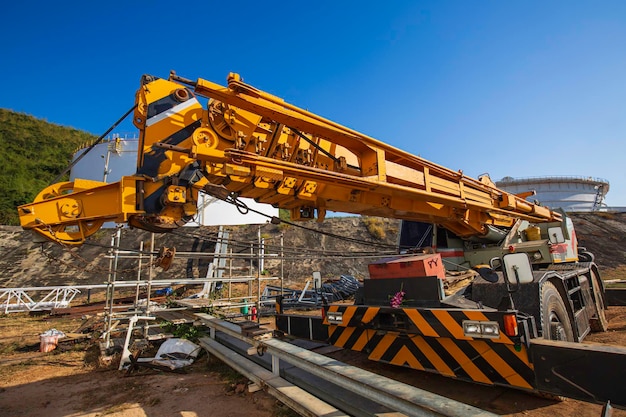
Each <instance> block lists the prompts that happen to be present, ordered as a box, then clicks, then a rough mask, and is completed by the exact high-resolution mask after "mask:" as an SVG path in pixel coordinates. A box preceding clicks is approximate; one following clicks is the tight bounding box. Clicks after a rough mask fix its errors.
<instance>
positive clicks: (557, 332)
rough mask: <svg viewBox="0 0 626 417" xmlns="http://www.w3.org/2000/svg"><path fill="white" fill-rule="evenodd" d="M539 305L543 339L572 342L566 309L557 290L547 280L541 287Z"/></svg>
mask: <svg viewBox="0 0 626 417" xmlns="http://www.w3.org/2000/svg"><path fill="white" fill-rule="evenodd" d="M541 305H542V310H541V311H542V319H543V320H542V321H543V323H542V325H541V327H542V330H543V337H544V339H548V340H563V341H567V342H573V341H574V333H573V331H572V324H571V322H570V320H569V315H568V314H567V309H566V308H565V304H564V303H563V299H562V298H561V294H560V293H559V290H557V289H556V287H555V286H554V284H553V283H551V282H549V281H548V282H545V283H544V284H543V286H542V287H541Z"/></svg>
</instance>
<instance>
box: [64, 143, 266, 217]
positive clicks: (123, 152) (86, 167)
mask: <svg viewBox="0 0 626 417" xmlns="http://www.w3.org/2000/svg"><path fill="white" fill-rule="evenodd" d="M88 146H89V145H86V146H85V147H83V148H80V149H78V150H77V151H76V152H75V153H74V156H73V158H72V162H74V161H75V160H76V159H78V158H79V157H80V160H79V161H78V162H77V163H76V165H74V166H73V167H72V170H71V172H70V181H73V180H74V179H75V178H83V179H87V180H94V181H103V182H108V183H111V182H116V181H119V180H120V179H121V178H122V177H123V176H125V175H133V174H134V173H135V172H136V171H137V149H138V147H139V138H137V137H130V138H129V137H120V135H113V137H111V138H106V139H104V140H103V141H102V142H100V143H98V144H96V145H95V146H94V147H93V149H91V150H90V151H89V152H88V153H87V154H85V155H84V156H82V157H81V155H82V154H83V152H84V151H85V149H87V148H88ZM199 200H200V201H199V202H198V209H199V213H198V216H197V217H196V219H195V222H190V223H189V224H188V225H189V226H198V225H200V226H219V225H240V224H263V223H266V222H267V221H268V220H269V218H268V217H267V216H263V215H261V214H257V213H255V212H254V211H249V212H248V213H247V214H241V213H240V212H239V211H238V210H237V208H236V207H235V206H233V205H231V204H228V203H225V202H223V201H221V200H215V199H211V198H210V197H205V196H201V198H199ZM242 201H243V202H244V203H245V204H246V205H247V206H248V207H249V208H251V209H254V210H255V211H259V212H261V213H264V214H266V215H268V216H278V209H275V208H273V207H271V206H269V205H267V204H259V203H257V202H255V201H254V200H251V199H242ZM103 227H105V228H112V227H115V223H111V222H109V223H105V224H104V226H103Z"/></svg>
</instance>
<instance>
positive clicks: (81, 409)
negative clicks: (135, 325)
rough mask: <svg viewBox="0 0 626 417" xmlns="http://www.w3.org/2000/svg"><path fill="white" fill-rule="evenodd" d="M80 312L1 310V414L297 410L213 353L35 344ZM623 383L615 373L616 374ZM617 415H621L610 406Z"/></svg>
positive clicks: (489, 396)
mask: <svg viewBox="0 0 626 417" xmlns="http://www.w3.org/2000/svg"><path fill="white" fill-rule="evenodd" d="M608 316H609V322H610V329H609V331H608V332H606V333H602V334H594V335H591V336H590V337H589V340H590V341H597V342H603V343H613V344H619V345H626V308H624V307H613V308H611V309H610V310H609V312H608ZM78 324H79V320H69V319H65V320H54V321H48V320H43V319H42V318H32V317H28V316H21V315H19V316H18V315H11V316H3V317H0V416H2V417H4V416H6V417H22V416H23V417H26V416H28V417H57V416H58V417H61V416H71V417H79V416H80V417H96V416H104V415H107V416H124V417H144V416H149V417H171V416H181V417H203V416H225V417H239V416H242V417H243V416H246V417H249V416H261V417H263V416H266V417H293V416H295V415H296V414H294V413H293V412H292V411H291V410H289V409H288V408H287V407H285V406H284V405H282V404H280V403H277V401H276V400H275V399H274V398H273V397H271V396H270V395H269V394H267V393H265V392H263V391H260V392H256V393H248V392H247V390H246V381H245V379H243V378H242V377H241V376H239V375H238V374H236V373H235V372H234V371H232V370H230V368H228V367H227V366H225V365H224V364H222V363H221V362H219V361H217V360H208V358H207V357H206V356H203V357H201V358H200V359H199V360H198V361H196V363H194V364H193V365H192V366H191V367H190V368H189V370H188V373H186V374H183V375H180V374H172V373H164V372H157V371H142V372H141V373H133V374H130V375H127V374H126V373H124V372H120V371H117V370H116V369H115V367H103V366H102V365H101V364H99V362H98V354H99V351H98V349H97V347H96V348H95V349H94V347H89V344H88V343H78V344H75V345H70V346H65V347H64V348H63V349H60V348H59V349H57V350H54V351H52V352H50V353H40V352H38V351H37V350H38V347H39V337H38V335H39V334H40V333H41V332H43V331H45V330H47V329H50V328H51V327H55V328H57V329H59V330H62V331H70V330H72V329H73V328H75V327H76V326H77V325H78ZM332 356H333V357H335V358H336V359H339V360H341V361H344V362H346V363H350V364H353V365H358V366H361V367H363V368H366V369H368V370H370V371H373V372H377V373H379V374H382V375H385V376H388V377H391V378H394V379H397V380H400V381H403V382H406V383H408V384H411V385H414V386H416V387H419V388H423V389H427V390H429V391H433V392H435V393H438V394H440V395H443V396H446V397H449V398H452V399H455V400H458V401H462V402H466V403H468V404H471V405H474V406H476V407H479V408H482V409H485V410H488V411H490V412H493V413H496V414H498V415H501V416H507V417H513V416H515V417H517V416H520V417H521V416H530V417H561V416H562V417H566V416H567V417H599V416H600V411H601V406H600V405H597V404H590V403H585V402H581V401H575V400H569V399H566V400H564V401H555V400H549V399H545V398H540V397H537V396H535V395H531V394H527V393H524V392H521V391H517V390H512V389H507V388H500V387H487V386H479V385H476V384H469V383H464V382H461V381H457V380H452V379H449V378H445V377H441V376H439V375H431V374H427V373H423V372H416V371H413V370H410V369H405V368H399V367H395V366H391V365H385V364H381V363H375V362H371V361H369V360H367V358H365V357H364V356H361V355H359V354H357V353H355V352H350V351H339V352H336V353H334V354H332ZM616 383H620V381H616ZM613 416H614V417H626V411H623V410H615V412H614V414H613Z"/></svg>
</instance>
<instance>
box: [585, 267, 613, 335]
mask: <svg viewBox="0 0 626 417" xmlns="http://www.w3.org/2000/svg"><path fill="white" fill-rule="evenodd" d="M589 284H590V285H591V290H592V291H593V300H594V304H595V307H596V315H595V316H593V317H592V318H591V320H589V325H590V326H591V331H593V332H606V331H607V330H609V321H608V320H607V319H606V314H605V312H606V310H605V309H604V297H603V295H604V294H603V293H602V288H601V287H600V285H601V283H600V282H599V278H598V275H597V274H596V273H595V272H594V271H593V270H590V271H589Z"/></svg>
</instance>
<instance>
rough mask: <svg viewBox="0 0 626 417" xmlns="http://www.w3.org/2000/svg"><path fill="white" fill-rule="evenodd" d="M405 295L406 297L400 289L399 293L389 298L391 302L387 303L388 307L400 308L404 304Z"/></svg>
mask: <svg viewBox="0 0 626 417" xmlns="http://www.w3.org/2000/svg"><path fill="white" fill-rule="evenodd" d="M405 295H406V293H405V292H404V291H402V289H400V291H398V292H397V293H396V295H394V296H393V297H391V301H390V302H389V305H390V306H391V307H393V308H400V306H401V305H402V303H403V302H404V296H405Z"/></svg>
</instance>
